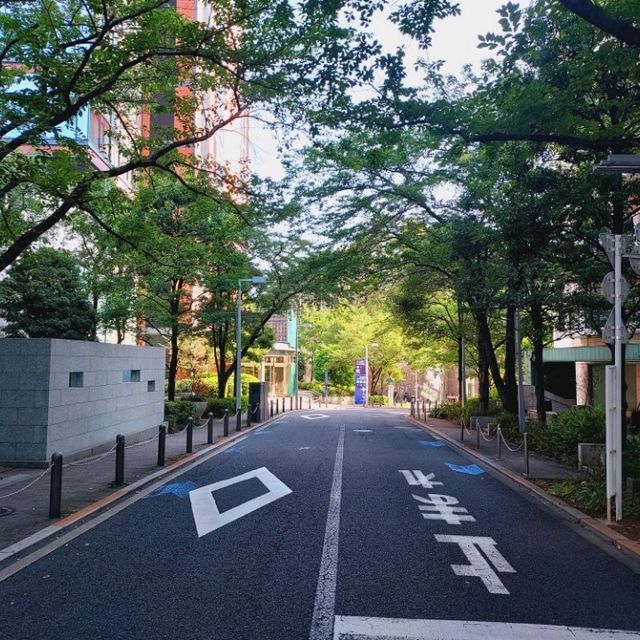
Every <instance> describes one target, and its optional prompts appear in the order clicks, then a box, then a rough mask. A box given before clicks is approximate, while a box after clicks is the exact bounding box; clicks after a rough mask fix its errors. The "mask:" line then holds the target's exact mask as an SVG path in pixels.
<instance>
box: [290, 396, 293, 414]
mask: <svg viewBox="0 0 640 640" xmlns="http://www.w3.org/2000/svg"><path fill="white" fill-rule="evenodd" d="M289 411H293V396H291V397H290V398H289Z"/></svg>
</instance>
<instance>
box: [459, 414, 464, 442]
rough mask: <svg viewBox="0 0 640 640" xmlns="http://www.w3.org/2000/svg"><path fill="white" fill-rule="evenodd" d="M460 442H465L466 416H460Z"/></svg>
mask: <svg viewBox="0 0 640 640" xmlns="http://www.w3.org/2000/svg"><path fill="white" fill-rule="evenodd" d="M460 442H464V416H460Z"/></svg>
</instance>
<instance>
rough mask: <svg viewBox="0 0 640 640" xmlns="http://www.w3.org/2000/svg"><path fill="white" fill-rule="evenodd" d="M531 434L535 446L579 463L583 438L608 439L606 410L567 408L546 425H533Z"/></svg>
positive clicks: (587, 440)
mask: <svg viewBox="0 0 640 640" xmlns="http://www.w3.org/2000/svg"><path fill="white" fill-rule="evenodd" d="M529 434H530V435H529V442H530V445H531V448H532V449H533V450H535V451H538V452H539V453H542V454H544V455H547V456H549V457H551V458H554V459H556V460H558V461H559V462H562V463H564V464H570V465H572V466H577V464H578V443H579V442H604V411H603V410H602V409H596V408H591V407H588V408H580V409H567V410H566V411H563V412H562V413H561V414H559V415H557V416H554V417H553V418H552V419H551V422H550V423H549V424H548V425H546V426H545V425H542V424H540V423H537V424H535V426H531V427H530V428H529Z"/></svg>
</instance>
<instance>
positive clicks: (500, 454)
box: [497, 427, 502, 460]
mask: <svg viewBox="0 0 640 640" xmlns="http://www.w3.org/2000/svg"><path fill="white" fill-rule="evenodd" d="M497 438H498V457H497V459H498V460H500V459H501V458H502V429H501V428H500V427H498V435H497Z"/></svg>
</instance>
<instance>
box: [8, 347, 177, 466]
mask: <svg viewBox="0 0 640 640" xmlns="http://www.w3.org/2000/svg"><path fill="white" fill-rule="evenodd" d="M131 370H139V371H140V380H139V382H124V381H123V380H124V379H126V377H127V375H126V374H125V372H127V374H128V372H130V371H131ZM71 372H81V373H82V377H83V386H82V387H70V386H69V382H70V381H69V374H70V373H71ZM164 372H165V350H164V348H161V347H136V346H130V345H115V344H104V343H98V342H81V341H76V340H52V339H45V338H31V339H27V338H3V339H0V463H5V464H6V463H13V464H25V465H31V464H41V463H46V461H47V460H48V459H49V458H50V456H51V454H52V453H53V452H54V451H61V452H62V453H63V455H66V456H70V455H71V456H72V455H73V454H74V453H76V454H77V453H78V452H90V451H93V450H100V449H101V448H104V447H106V446H107V445H111V443H113V442H115V437H116V435H117V434H119V433H123V434H124V435H125V436H127V435H131V434H137V433H140V432H142V431H145V430H148V429H150V428H152V427H156V426H157V425H159V424H160V423H161V422H162V420H163V418H164ZM150 380H154V381H155V391H153V392H149V391H147V383H148V381H150Z"/></svg>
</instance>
